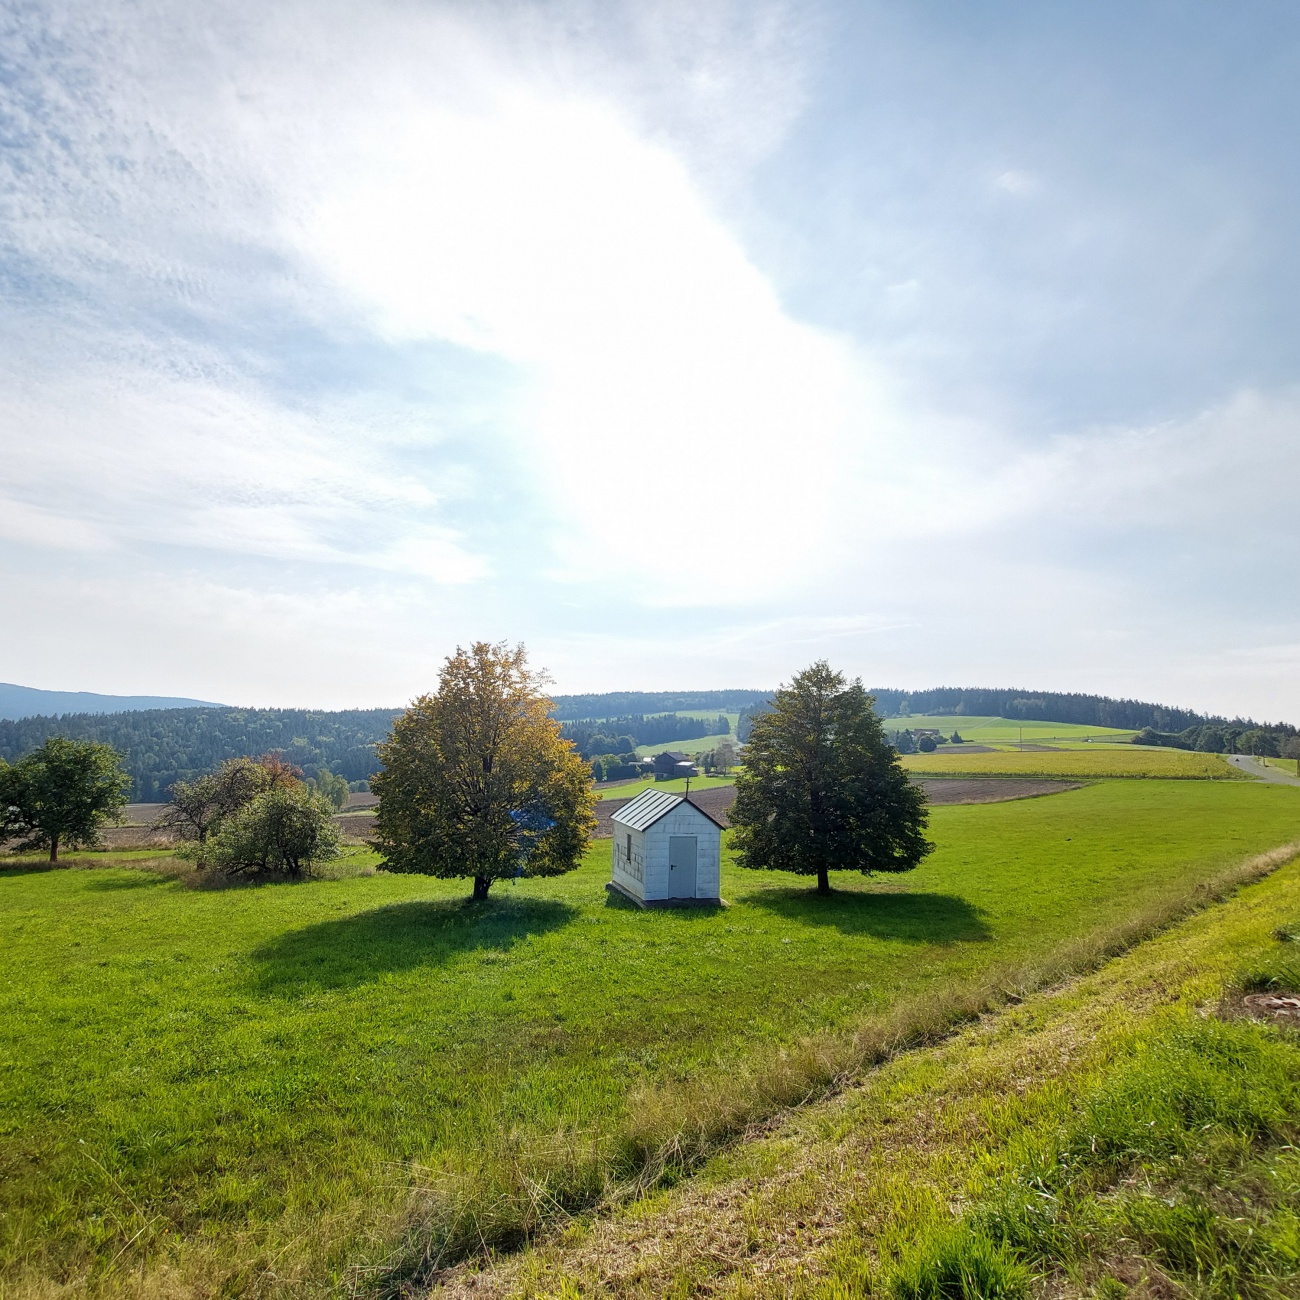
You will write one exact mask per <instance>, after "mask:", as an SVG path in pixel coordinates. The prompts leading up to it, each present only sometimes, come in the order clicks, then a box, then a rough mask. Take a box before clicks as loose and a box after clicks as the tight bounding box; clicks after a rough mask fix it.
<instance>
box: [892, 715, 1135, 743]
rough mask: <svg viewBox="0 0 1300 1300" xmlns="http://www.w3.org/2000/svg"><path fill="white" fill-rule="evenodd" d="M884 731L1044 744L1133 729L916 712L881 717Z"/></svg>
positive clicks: (1112, 737) (1117, 735)
mask: <svg viewBox="0 0 1300 1300" xmlns="http://www.w3.org/2000/svg"><path fill="white" fill-rule="evenodd" d="M884 727H885V730H886V731H906V730H908V729H909V728H910V729H911V730H913V731H915V730H916V728H917V727H925V728H928V729H931V730H938V731H941V732H943V734H944V735H945V736H951V735H952V733H953V732H954V731H956V732H957V733H958V734H959V735H960V736H961V738H962V739H963V740H967V741H971V742H972V743H974V744H979V745H1009V744H1018V743H1019V742H1020V741H1022V740H1023V741H1024V743H1025V744H1027V745H1028V744H1031V743H1032V744H1035V745H1045V744H1049V743H1052V742H1054V741H1064V742H1067V743H1068V742H1071V741H1083V740H1087V741H1093V740H1109V741H1120V742H1123V741H1128V740H1130V739H1131V738H1132V736H1133V735H1134V733H1133V732H1132V731H1120V730H1117V729H1116V728H1114V727H1093V726H1085V725H1084V724H1082V723H1076V722H1020V721H1018V720H1016V719H1014V718H982V717H957V716H956V715H954V714H950V713H949V714H935V715H920V714H918V715H916V716H915V717H906V718H885V719H884Z"/></svg>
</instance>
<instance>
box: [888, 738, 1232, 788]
mask: <svg viewBox="0 0 1300 1300" xmlns="http://www.w3.org/2000/svg"><path fill="white" fill-rule="evenodd" d="M901 762H902V764H903V766H904V767H905V768H906V769H907V770H908V771H909V772H917V773H924V774H926V775H948V776H1042V777H1061V778H1063V779H1067V778H1073V779H1078V780H1093V779H1096V778H1101V777H1147V778H1154V779H1160V778H1164V779H1170V780H1184V781H1235V780H1246V781H1248V780H1250V779H1251V778H1250V777H1249V776H1248V775H1247V774H1246V773H1244V772H1240V771H1238V770H1237V769H1236V768H1235V767H1233V766H1232V765H1231V764H1229V763H1225V762H1224V761H1223V759H1222V758H1220V757H1219V755H1218V754H1194V753H1190V752H1189V751H1187V750H1185V749H1146V748H1138V747H1136V746H1127V745H1126V746H1123V747H1116V748H1110V747H1099V748H1097V749H1091V748H1087V749H1084V748H1079V749H1062V750H1052V751H1046V752H1039V753H1035V752H1033V751H1022V750H1015V749H1012V750H1003V751H1000V752H998V753H993V754H966V753H963V752H962V750H961V746H959V745H954V746H952V747H951V748H945V749H941V750H936V751H935V752H934V753H933V754H904V755H903V756H902V759H901Z"/></svg>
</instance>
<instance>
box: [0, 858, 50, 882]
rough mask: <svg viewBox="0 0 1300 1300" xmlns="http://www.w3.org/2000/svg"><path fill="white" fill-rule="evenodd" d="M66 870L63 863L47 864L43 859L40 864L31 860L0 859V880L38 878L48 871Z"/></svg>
mask: <svg viewBox="0 0 1300 1300" xmlns="http://www.w3.org/2000/svg"><path fill="white" fill-rule="evenodd" d="M64 869H65V868H64V864H63V863H62V862H47V861H45V859H43V858H42V859H41V860H40V861H39V862H34V861H32V860H31V859H30V858H28V859H23V858H19V859H17V860H16V861H14V860H12V859H11V860H9V861H6V860H5V859H3V858H0V880H5V879H6V878H8V877H9V876H37V875H40V874H42V873H43V872H46V871H62V870H64Z"/></svg>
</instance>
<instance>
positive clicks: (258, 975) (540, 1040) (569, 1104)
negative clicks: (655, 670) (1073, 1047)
mask: <svg viewBox="0 0 1300 1300" xmlns="http://www.w3.org/2000/svg"><path fill="white" fill-rule="evenodd" d="M1297 835H1300V790H1296V789H1292V788H1290V787H1284V786H1268V785H1264V784H1262V783H1256V782H1250V781H1240V782H1179V781H1128V782H1100V783H1098V784H1095V785H1091V786H1088V787H1085V788H1083V789H1078V790H1074V791H1071V792H1069V793H1065V794H1060V795H1054V796H1051V797H1048V798H1042V799H1035V800H1026V801H1022V802H1013V803H1005V804H989V805H973V806H969V805H968V806H948V807H938V808H936V809H934V812H933V819H932V837H933V838H934V840H935V841H936V844H937V845H938V848H937V850H936V852H935V853H934V854H933V855H932V857H931V858H930V859H928V860H927V861H926V863H925V864H924V865H923V866H922V867H920V868H919V869H918V870H917V871H915V872H912V873H910V874H909V875H907V876H905V877H902V878H900V879H898V880H889V881H885V882H864V881H862V879H861V878H860V877H850V876H844V877H841V878H837V880H836V884H837V885H838V886H840V890H841V892H839V893H837V894H836V895H835V896H833V897H832V898H831V899H829V900H823V899H818V898H816V896H815V895H812V894H810V893H809V891H808V889H807V887H806V885H805V883H804V882H802V881H795V880H794V879H792V878H790V877H786V876H781V875H777V874H767V873H748V872H742V871H740V870H738V869H736V868H735V867H734V866H732V865H730V864H728V865H726V866H725V867H724V875H723V894H724V897H726V898H727V899H728V900H729V901H730V905H729V906H728V907H726V908H724V909H721V910H718V911H699V912H695V911H690V912H640V911H637V910H635V909H633V908H630V907H626V906H623V905H620V904H618V903H615V902H612V901H610V900H609V899H608V898H607V896H606V895H605V893H604V890H603V885H604V882H605V880H606V879H607V878H608V873H609V842H608V841H603V842H598V843H596V844H594V845H593V846H592V848H591V850H590V851H589V853H588V855H587V858H586V861H585V863H584V865H583V867H582V868H581V869H580V870H579V871H577V872H575V873H573V874H572V875H570V876H567V877H561V878H558V879H555V880H550V881H537V882H524V883H522V884H519V885H517V886H513V887H511V886H506V887H501V886H498V887H497V888H496V890H494V894H493V897H491V898H490V899H489V900H488V901H487V902H486V904H471V903H468V902H467V901H466V898H465V893H466V887H465V886H464V885H463V884H461V883H446V882H439V881H432V880H428V879H425V878H421V877H403V876H390V875H387V874H384V873H378V874H372V875H352V876H350V877H347V878H343V879H337V880H328V881H321V882H314V883H307V884H299V885H274V886H262V887H258V888H234V889H226V890H214V889H202V888H192V887H189V886H188V885H187V884H186V882H184V881H183V880H178V879H173V878H170V877H168V876H167V875H165V874H162V873H161V872H158V871H152V870H149V869H147V868H144V867H141V866H140V865H138V862H139V859H138V858H137V859H136V861H137V865H135V866H132V865H131V864H130V863H129V862H126V861H120V860H115V859H114V858H113V857H112V856H111V855H95V856H92V857H82V858H79V859H78V860H77V861H76V862H75V863H74V865H73V866H71V867H70V868H65V869H60V870H47V869H45V868H44V867H43V866H41V865H40V864H37V863H29V864H16V865H10V866H6V867H4V868H3V869H0V939H2V940H3V942H2V943H0V1292H3V1293H4V1294H5V1295H6V1296H10V1295H13V1296H23V1295H32V1296H35V1295H48V1294H51V1293H52V1292H53V1290H54V1289H55V1288H58V1287H61V1286H65V1285H66V1286H72V1285H74V1284H76V1286H77V1289H78V1293H79V1294H84V1293H89V1294H95V1293H96V1292H99V1293H103V1294H108V1293H112V1294H132V1293H137V1294H140V1295H145V1294H152V1295H158V1294H187V1293H191V1294H199V1293H215V1292H216V1291H218V1290H223V1293H225V1294H240V1295H279V1294H284V1295H289V1294H292V1295H310V1294H331V1293H335V1292H343V1293H347V1292H348V1291H349V1290H350V1289H354V1288H359V1289H360V1290H361V1291H363V1292H364V1291H366V1290H367V1289H368V1288H371V1289H374V1290H376V1291H381V1290H383V1289H384V1288H385V1287H388V1288H389V1289H390V1293H391V1288H392V1286H394V1285H396V1282H397V1280H398V1279H399V1278H400V1277H402V1276H405V1275H409V1274H411V1273H413V1272H418V1271H419V1270H420V1269H421V1268H422V1267H424V1266H427V1263H428V1259H429V1255H428V1254H427V1253H426V1252H427V1250H428V1248H429V1247H430V1246H432V1248H433V1249H434V1252H435V1253H436V1247H437V1244H438V1239H439V1237H440V1236H445V1237H448V1238H450V1239H453V1240H459V1239H461V1238H464V1237H465V1235H466V1229H465V1223H466V1219H467V1215H468V1213H469V1211H470V1210H471V1209H472V1210H474V1212H475V1214H477V1215H478V1217H477V1218H476V1219H475V1220H474V1224H475V1226H476V1227H477V1228H481V1229H482V1230H483V1231H484V1232H485V1233H486V1234H487V1235H488V1236H489V1237H493V1236H496V1237H498V1238H499V1239H506V1240H508V1239H509V1227H510V1225H511V1224H515V1225H517V1224H518V1223H520V1222H526V1221H527V1219H528V1214H529V1213H530V1211H529V1209H528V1207H527V1206H523V1207H522V1208H520V1206H519V1205H517V1204H516V1202H520V1201H526V1200H527V1198H528V1196H529V1195H530V1189H531V1193H532V1194H535V1193H536V1186H537V1183H536V1181H535V1178H536V1175H537V1171H538V1170H545V1171H549V1172H548V1173H547V1177H548V1178H549V1193H548V1194H549V1195H550V1196H553V1197H554V1198H555V1200H554V1201H553V1202H549V1203H548V1207H549V1208H555V1205H556V1204H557V1203H558V1204H560V1205H564V1204H568V1205H569V1206H570V1207H571V1208H576V1207H577V1206H579V1205H581V1204H583V1203H584V1201H585V1200H589V1199H590V1198H591V1197H593V1196H595V1195H597V1194H598V1193H599V1191H600V1189H601V1188H602V1187H603V1186H604V1185H605V1180H606V1178H607V1176H608V1175H609V1174H610V1172H611V1170H619V1169H621V1170H622V1172H627V1170H628V1162H629V1161H631V1160H633V1158H634V1152H632V1150H631V1148H630V1146H629V1144H628V1143H627V1142H625V1141H622V1140H621V1139H620V1135H621V1134H624V1133H625V1132H626V1131H627V1127H626V1126H627V1119H626V1116H627V1111H628V1105H629V1098H630V1097H631V1096H632V1095H633V1094H634V1093H635V1092H637V1091H638V1090H640V1091H641V1093H642V1094H643V1095H644V1094H646V1093H647V1091H648V1093H649V1095H651V1096H653V1095H654V1094H655V1093H656V1091H661V1090H664V1089H669V1090H671V1089H672V1088H673V1087H675V1086H678V1085H679V1084H681V1083H682V1082H683V1081H689V1080H690V1079H691V1078H692V1077H694V1076H696V1075H697V1074H698V1073H699V1072H700V1071H707V1070H709V1069H716V1068H718V1067H719V1066H723V1067H726V1068H729V1069H731V1070H737V1069H743V1068H744V1067H745V1063H746V1062H747V1061H748V1060H750V1059H760V1058H761V1057H762V1054H763V1053H764V1052H765V1051H770V1049H771V1047H772V1046H773V1044H781V1043H793V1042H795V1041H796V1040H798V1039H799V1038H800V1036H802V1035H806V1034H809V1033H812V1032H816V1031H818V1030H822V1029H826V1028H828V1027H829V1028H835V1027H844V1026H850V1025H853V1024H854V1023H856V1022H858V1021H859V1020H861V1019H862V1018H864V1017H866V1016H869V1015H873V1014H877V1013H880V1012H882V1011H887V1010H889V1008H891V1007H892V1006H894V1005H896V1004H898V1003H899V1002H900V1000H903V999H906V998H911V997H916V996H923V995H926V994H927V993H928V994H932V995H933V996H935V997H937V998H938V997H943V996H944V995H945V993H946V991H947V990H948V989H949V988H950V987H952V986H953V985H954V984H955V983H958V982H961V981H967V980H970V979H976V978H980V977H982V976H984V975H986V974H987V973H989V972H991V971H993V970H996V969H1002V968H1005V967H1007V966H1008V965H1014V964H1016V963H1023V962H1026V961H1032V960H1037V959H1038V958H1040V957H1045V956H1046V955H1048V954H1050V953H1051V952H1052V951H1054V950H1055V949H1056V948H1058V947H1060V946H1061V945H1062V944H1064V943H1067V942H1069V941H1072V940H1075V939H1077V938H1078V937H1079V936H1081V935H1084V934H1086V933H1088V932H1089V931H1092V930H1094V929H1098V928H1104V927H1107V926H1112V925H1115V924H1116V923H1118V922H1120V921H1122V920H1124V919H1125V918H1126V917H1127V916H1129V915H1131V914H1132V913H1134V912H1135V911H1137V910H1139V909H1141V908H1142V907H1144V906H1146V905H1147V904H1149V903H1152V902H1153V901H1155V900H1159V899H1161V898H1164V897H1167V896H1169V895H1170V894H1171V893H1179V892H1185V891H1187V890H1188V889H1190V888H1191V887H1192V886H1193V885H1194V884H1195V883H1196V882H1197V881H1199V880H1203V879H1206V878H1208V877H1210V876H1211V875H1213V874H1214V873H1216V872H1217V871H1219V870H1221V869H1222V868H1224V867H1225V866H1226V865H1228V864H1231V863H1234V862H1236V861H1239V860H1240V859H1242V858H1244V857H1247V856H1249V855H1252V854H1256V853H1259V852H1262V851H1264V850H1267V849H1270V848H1272V847H1274V846H1275V845H1278V844H1281V843H1284V842H1287V841H1290V840H1294V839H1295V838H1297ZM162 865H164V866H165V864H162ZM350 865H351V867H352V868H353V869H356V868H357V867H362V868H364V867H365V865H366V863H365V860H364V859H362V858H354V859H352V860H351V863H350ZM620 1162H622V1163H621V1164H620ZM530 1179H533V1180H534V1181H532V1182H530ZM512 1198H513V1200H512ZM484 1207H490V1212H489V1211H485V1209H484ZM533 1208H534V1210H535V1209H536V1207H535V1206H534V1207H533ZM458 1233H459V1234H460V1237H459V1238H458V1236H457V1234H458ZM472 1239H473V1237H472V1234H470V1240H472Z"/></svg>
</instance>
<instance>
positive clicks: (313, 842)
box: [204, 782, 339, 878]
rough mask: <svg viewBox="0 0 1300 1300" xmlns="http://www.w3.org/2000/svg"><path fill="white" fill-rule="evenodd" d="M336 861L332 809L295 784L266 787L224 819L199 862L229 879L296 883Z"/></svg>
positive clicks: (336, 846)
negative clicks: (281, 878)
mask: <svg viewBox="0 0 1300 1300" xmlns="http://www.w3.org/2000/svg"><path fill="white" fill-rule="evenodd" d="M338 855H339V833H338V828H337V827H336V826H335V825H334V820H333V809H332V808H331V807H330V805H329V804H328V803H326V801H325V800H324V799H323V798H322V797H321V796H320V795H318V794H317V793H315V791H313V790H310V789H308V788H307V787H306V786H305V785H303V784H301V782H299V783H298V784H296V785H292V786H287V785H283V784H281V785H277V786H272V787H270V788H269V789H267V790H264V791H263V792H262V793H261V794H258V795H255V796H254V797H253V798H252V799H251V800H250V801H249V802H248V803H246V804H245V805H244V806H243V807H242V808H240V809H238V810H237V811H236V812H234V813H232V814H231V815H230V816H229V817H227V818H225V819H224V820H223V821H222V823H221V825H220V827H219V828H218V830H217V831H216V832H215V833H214V834H213V835H212V836H211V838H210V839H209V840H208V844H207V848H206V852H205V855H204V856H205V860H206V861H207V863H208V864H209V865H211V866H214V867H216V868H218V869H219V870H221V871H225V872H228V873H229V874H231V875H244V874H248V875H279V876H289V877H295V878H296V877H301V876H304V875H310V874H312V872H313V870H314V869H315V867H316V866H317V865H318V864H319V863H321V862H327V861H329V860H330V859H331V858H336V857H338Z"/></svg>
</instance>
